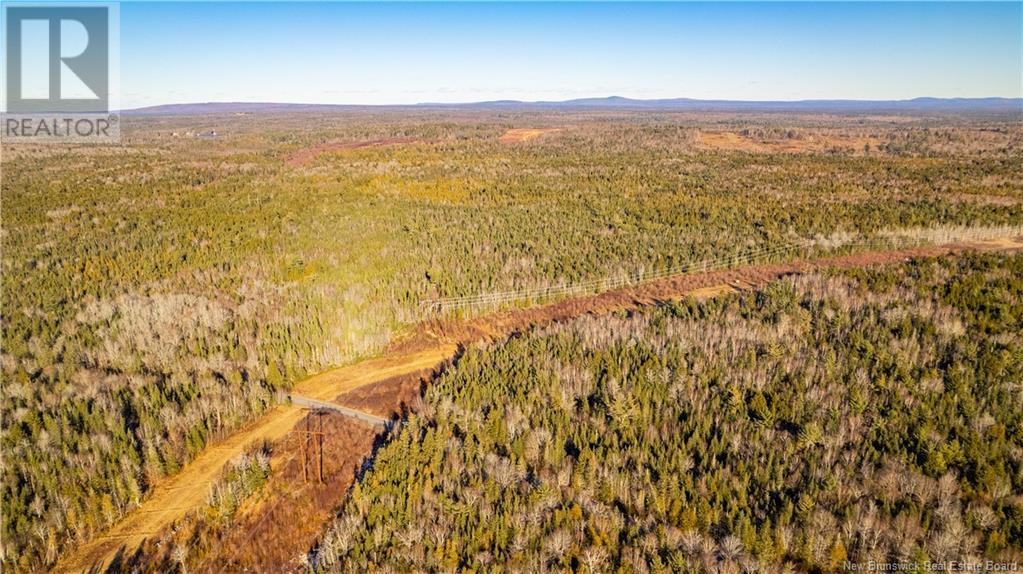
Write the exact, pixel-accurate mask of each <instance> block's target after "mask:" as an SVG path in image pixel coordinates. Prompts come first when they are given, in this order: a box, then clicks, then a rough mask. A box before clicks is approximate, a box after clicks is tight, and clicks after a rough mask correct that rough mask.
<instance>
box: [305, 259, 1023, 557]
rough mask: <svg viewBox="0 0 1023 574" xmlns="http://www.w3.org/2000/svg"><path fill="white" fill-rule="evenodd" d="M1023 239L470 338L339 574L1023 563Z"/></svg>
mask: <svg viewBox="0 0 1023 574" xmlns="http://www.w3.org/2000/svg"><path fill="white" fill-rule="evenodd" d="M1020 332H1023V254H1015V255H992V254H987V255H979V254H972V255H967V256H963V257H958V258H945V259H941V258H938V259H916V260H913V261H911V262H909V263H905V264H900V265H896V266H887V267H885V266H882V267H873V268H868V269H863V270H847V271H832V272H820V273H815V274H811V275H804V276H793V277H789V278H786V279H781V280H778V281H775V282H773V283H771V284H769V285H767V286H766V287H764V288H761V289H758V290H756V291H753V292H747V293H741V294H734V295H730V296H727V297H723V298H716V299H708V300H704V301H696V300H693V299H686V300H682V301H679V302H674V303H669V304H665V305H662V306H658V307H650V308H647V309H644V310H641V311H637V312H629V313H619V314H617V315H613V316H603V317H594V316H585V317H582V318H578V319H575V320H573V321H571V322H569V323H566V324H560V325H555V326H551V327H546V328H543V329H540V330H538V331H535V332H529V333H525V334H521V335H518V336H513V337H511V338H510V339H508V340H505V341H501V342H497V343H490V344H480V345H477V346H475V347H472V348H469V349H467V350H466V352H465V353H464V354H463V355H462V356H461V357H460V358H459V359H458V361H457V363H456V364H455V365H454V366H453V367H452V368H450V369H448V370H447V371H446V372H445V373H444V375H443V376H441V377H440V379H439V380H438V381H436V382H435V384H434V385H432V386H431V387H430V388H429V389H428V390H427V391H426V393H425V396H424V397H423V398H422V401H421V404H420V405H419V408H418V411H417V413H416V414H414V415H411V416H410V418H409V420H408V423H407V425H406V426H405V427H404V428H403V429H402V430H401V432H400V434H398V435H397V436H396V437H394V438H393V439H392V440H391V441H390V443H389V444H388V445H387V446H386V447H384V448H383V449H382V450H381V451H380V452H378V453H377V455H376V457H375V460H374V466H373V468H372V470H370V471H369V472H368V473H367V474H366V475H365V476H364V477H363V480H362V481H361V482H360V483H359V484H357V485H356V486H355V487H354V488H353V490H352V492H351V493H350V497H349V499H348V501H347V503H346V504H345V506H344V508H343V510H342V512H341V514H340V516H339V517H338V519H337V520H336V521H335V523H334V525H333V526H332V528H331V529H330V531H329V533H328V535H327V536H326V538H325V539H324V541H323V542H322V543H321V544H320V546H319V547H318V548H317V549H316V550H315V553H314V555H313V558H314V559H313V560H312V563H313V564H314V565H315V567H316V569H317V570H318V571H323V572H332V571H337V572H370V571H381V572H405V571H466V572H468V571H476V572H497V571H500V572H545V571H550V572H563V571H574V572H587V573H589V572H634V573H642V572H839V571H849V569H850V566H849V564H854V565H855V564H859V565H862V566H861V569H864V570H865V569H866V568H867V565H868V564H869V563H871V562H873V563H875V564H891V563H900V564H910V565H913V564H915V565H917V570H915V571H923V568H924V566H923V565H924V564H940V563H942V562H945V561H950V560H952V561H963V562H968V563H983V562H984V561H985V560H992V561H994V562H1000V563H1010V564H1011V563H1012V562H1014V561H1015V562H1016V563H1018V561H1019V560H1020V559H1021V558H1023V497H1021V496H1020V493H1021V492H1023V339H1021V338H1020V336H1019V334H1020Z"/></svg>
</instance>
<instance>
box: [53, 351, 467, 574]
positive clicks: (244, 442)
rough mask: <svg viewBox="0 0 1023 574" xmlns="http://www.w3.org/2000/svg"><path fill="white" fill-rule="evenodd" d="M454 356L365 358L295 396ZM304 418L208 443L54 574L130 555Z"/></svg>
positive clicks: (297, 413) (284, 413) (332, 393)
mask: <svg viewBox="0 0 1023 574" xmlns="http://www.w3.org/2000/svg"><path fill="white" fill-rule="evenodd" d="M454 352H455V346H454V345H438V346H436V347H435V348H432V349H428V350H423V351H417V352H409V353H401V354H394V355H386V356H383V357H380V358H376V359H370V360H367V361H363V362H361V363H358V364H355V365H351V366H348V367H342V368H339V369H333V370H330V371H327V372H325V373H321V374H319V375H315V376H313V377H310V378H308V379H306V380H304V381H302V382H301V383H299V384H298V385H297V386H296V387H295V392H296V393H298V394H301V395H302V396H306V397H309V398H312V399H315V400H318V401H329V400H331V399H333V398H334V397H336V396H338V395H340V394H341V393H344V392H346V391H349V390H352V389H354V388H358V387H360V386H363V385H366V384H370V383H373V382H376V381H380V380H384V379H387V378H389V377H393V376H397V375H402V374H405V373H413V372H418V371H421V370H423V369H427V368H432V367H434V366H436V365H437V364H439V363H441V362H443V361H444V360H445V359H447V358H449V357H450V356H451V355H452V354H454ZM305 414H306V411H305V409H303V408H301V407H299V406H296V405H281V406H278V407H275V408H273V409H272V410H270V411H269V412H267V413H266V414H265V415H263V417H262V418H260V419H259V420H257V421H255V422H254V423H252V424H250V425H248V426H246V427H244V428H242V429H241V430H239V431H237V432H236V433H234V434H233V435H231V436H229V437H228V438H226V439H224V440H222V441H219V442H217V443H215V444H213V445H211V446H210V447H209V448H207V449H205V450H204V451H203V452H202V453H200V454H199V456H198V457H196V459H195V460H193V461H192V462H190V463H189V464H188V465H186V466H185V468H184V469H182V471H181V472H179V473H177V474H175V475H174V476H171V477H169V478H168V479H166V480H165V481H163V482H161V483H160V484H159V485H158V486H156V487H155V488H154V489H153V490H152V492H151V493H150V494H149V496H148V497H147V498H146V499H145V500H144V501H143V503H142V504H141V505H140V506H139V507H138V508H136V509H135V510H133V511H131V512H129V513H128V514H126V515H125V516H124V518H123V519H122V520H121V521H120V522H118V523H117V524H116V525H114V527H113V528H111V529H110V530H108V531H107V532H106V533H105V534H104V535H102V536H100V537H98V538H96V539H95V540H93V541H91V542H89V543H88V544H85V545H84V546H82V547H81V548H79V549H78V550H77V551H76V552H75V553H73V554H71V555H69V556H68V557H67V558H66V559H65V560H62V561H60V562H59V563H58V564H57V567H56V568H55V569H54V571H55V572H88V571H93V570H95V571H103V569H105V568H107V567H108V566H109V565H110V564H111V563H113V562H114V561H115V560H116V559H117V558H118V556H120V555H128V554H130V553H131V552H132V551H133V550H134V549H135V548H137V547H138V546H139V545H140V544H141V543H142V542H143V541H144V540H145V539H146V538H147V537H149V536H152V535H154V534H156V533H157V532H159V531H160V530H161V529H163V528H164V527H166V526H168V525H169V524H171V523H172V522H174V521H175V520H178V519H180V518H181V517H183V516H185V514H187V513H188V512H189V511H192V510H195V509H198V508H202V507H203V505H204V504H206V497H207V494H208V493H209V488H210V485H211V484H212V483H213V481H215V480H216V479H217V478H219V477H220V474H221V472H222V470H223V468H224V466H225V465H226V464H228V463H229V462H230V461H231V460H232V459H234V458H235V457H237V456H238V455H239V454H242V453H243V452H245V451H246V450H247V449H248V448H250V447H251V446H253V445H256V444H259V443H261V442H263V441H268V442H273V441H276V440H279V439H281V438H283V437H284V436H285V435H286V434H288V433H289V432H291V430H292V429H293V428H294V427H295V425H296V424H298V422H299V421H300V420H302V418H303V417H304V416H305Z"/></svg>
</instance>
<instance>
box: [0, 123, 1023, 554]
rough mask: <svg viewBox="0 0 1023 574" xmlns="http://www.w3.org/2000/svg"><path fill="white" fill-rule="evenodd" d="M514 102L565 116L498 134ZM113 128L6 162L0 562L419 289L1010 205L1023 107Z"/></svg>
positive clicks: (547, 275) (551, 277) (1021, 186)
mask: <svg viewBox="0 0 1023 574" xmlns="http://www.w3.org/2000/svg"><path fill="white" fill-rule="evenodd" d="M523 126H529V127H557V128H559V131H557V132H551V133H546V134H544V135H541V136H540V137H537V138H535V139H532V140H528V141H522V142H517V143H511V144H508V143H502V142H501V141H499V139H500V137H501V135H502V134H504V133H505V132H506V131H507V130H508V129H511V128H515V127H523ZM214 128H215V129H216V131H217V133H218V134H219V135H218V137H216V138H211V139H200V138H196V137H194V136H192V135H190V134H194V133H203V132H206V131H209V130H211V129H214ZM122 133H123V134H124V136H123V137H124V142H123V143H124V144H125V145H122V146H111V147H102V146H89V147H67V146H36V147H32V146H27V145H19V146H11V145H6V146H5V147H4V149H3V154H2V159H0V167H2V171H3V227H2V230H0V239H2V243H3V250H2V279H0V280H2V309H3V349H2V353H0V375H2V378H3V382H4V384H3V386H2V390H0V393H2V401H0V403H2V411H3V423H2V424H3V429H2V430H3V434H2V437H0V448H2V450H3V453H4V464H3V468H2V471H0V472H2V476H3V480H2V483H3V484H2V510H3V512H2V514H3V519H2V520H3V524H2V540H3V546H2V548H0V556H2V558H0V561H2V564H3V567H4V568H5V569H9V570H10V571H18V572H21V571H39V570H44V569H45V568H46V567H47V566H50V565H52V564H53V563H54V562H55V560H56V559H57V557H58V555H59V554H60V553H61V552H62V551H64V550H66V549H67V548H69V547H74V546H75V545H77V544H79V543H80V542H82V541H84V540H88V539H90V538H92V537H95V536H97V535H99V534H101V533H102V532H103V531H104V529H105V528H107V527H108V526H109V525H110V524H111V523H113V522H114V521H116V520H117V519H118V517H120V516H122V515H123V514H124V513H125V512H126V511H128V510H129V509H131V508H133V507H134V506H135V505H137V503H138V501H139V500H140V499H141V498H142V497H144V496H145V495H146V492H147V491H149V489H150V488H151V487H152V485H153V484H155V483H157V482H158V481H159V480H160V479H161V478H162V477H164V476H167V475H169V474H173V473H174V472H176V470H177V469H179V468H181V466H182V465H184V464H186V463H187V462H188V461H189V460H191V458H193V457H194V456H195V454H196V453H197V452H199V451H200V450H202V449H203V448H204V447H205V446H206V445H208V444H209V443H210V442H211V441H213V440H216V439H217V438H218V437H221V436H224V435H225V434H226V433H229V432H230V431H231V430H233V429H236V428H238V427H239V426H240V425H242V424H244V423H245V422H247V421H250V420H252V418H253V417H255V416H257V415H258V414H259V413H261V412H263V411H264V410H265V409H267V408H268V407H269V406H271V405H274V404H276V403H278V402H280V400H281V396H282V395H281V391H282V390H284V389H287V388H288V387H289V386H290V385H291V384H292V383H293V382H294V381H296V380H299V379H300V378H302V377H303V376H305V375H307V374H310V373H314V372H318V371H320V370H322V369H324V368H327V367H330V366H334V365H339V364H344V363H347V362H351V361H353V360H355V359H357V358H359V357H364V356H367V355H370V354H372V353H375V352H378V351H380V350H381V349H383V348H384V347H385V346H386V345H387V344H388V343H389V342H390V341H392V340H394V338H395V337H396V336H398V335H399V334H400V333H401V332H402V330H403V329H404V328H407V327H408V326H409V325H412V324H415V323H417V322H419V321H422V320H424V319H427V318H430V314H429V311H428V310H427V308H425V307H424V306H423V302H424V301H426V300H429V299H433V298H438V297H453V296H464V295H473V294H477V293H484V292H488V291H494V290H509V289H534V288H544V287H550V286H556V285H561V284H565V283H570V282H576V281H583V280H591V279H602V278H606V277H611V276H616V275H620V274H630V273H636V272H641V271H644V270H651V269H660V268H667V267H672V266H677V265H679V264H684V263H686V262H690V261H695V260H701V259H707V258H720V257H723V256H733V255H742V254H745V253H750V252H753V251H756V250H760V249H765V248H770V247H773V246H777V245H790V244H793V245H794V244H802V242H805V241H813V240H816V239H819V238H828V237H835V236H836V235H835V234H838V235H839V236H842V235H843V234H845V235H848V236H871V235H875V234H878V233H882V232H884V231H885V230H891V229H903V228H928V227H932V226H939V227H940V226H961V225H969V226H1000V225H1017V226H1018V225H1020V223H1021V222H1023V204H1021V201H1023V191H1021V190H1023V182H1021V180H1023V169H1021V167H1020V166H1021V165H1023V163H1021V162H1020V157H1021V155H1023V128H1021V127H1020V125H1019V123H1018V122H1016V121H1013V120H1012V119H1006V118H999V117H987V116H983V117H966V118H963V117H951V116H950V117H939V118H932V117H919V118H904V117H898V118H895V117H880V118H876V119H866V120H865V119H861V118H856V119H853V118H848V117H838V116H836V117H819V116H813V117H799V116H788V115H775V116H771V115H766V116H758V115H749V116H742V115H722V116H714V115H694V114H667V113H664V114H631V113H625V112H619V113H615V114H570V113H544V114H524V113H511V112H509V113H503V112H502V113H499V112H494V113H485V114H484V113H465V114H461V113H456V112H425V111H424V112H421V113H417V114H412V113H400V114H399V113H392V114H387V113H365V112H351V113H337V114H327V115H322V116H320V115H308V114H291V115H289V114H276V115H275V114H270V115H261V114H255V115H247V116H245V115H243V116H227V115H225V116H196V117H166V118H165V117H130V118H127V121H126V122H125V125H124V126H123V128H122ZM722 133H727V134H732V135H731V136H730V137H733V136H734V137H735V138H741V139H742V141H744V142H748V143H751V145H752V144H755V145H756V146H758V147H757V148H756V150H757V151H749V150H744V149H728V148H724V147H721V146H720V145H719V143H720V142H719V140H718V139H714V138H712V137H710V136H711V135H714V134H722ZM782 140H784V142H787V143H785V145H786V146H788V147H785V148H784V149H781V148H780V147H775V146H779V145H780V144H779V142H780V141H782ZM728 141H732V140H728ZM360 142H362V143H360ZM366 142H377V143H366ZM379 142H384V143H379ZM387 142H391V143H387ZM792 146H795V147H792ZM799 146H804V147H803V148H800V147H799ZM310 150H314V151H316V153H311V152H310ZM821 245H824V244H823V243H821ZM822 248H823V247H822ZM511 304H515V303H514V302H512V303H511Z"/></svg>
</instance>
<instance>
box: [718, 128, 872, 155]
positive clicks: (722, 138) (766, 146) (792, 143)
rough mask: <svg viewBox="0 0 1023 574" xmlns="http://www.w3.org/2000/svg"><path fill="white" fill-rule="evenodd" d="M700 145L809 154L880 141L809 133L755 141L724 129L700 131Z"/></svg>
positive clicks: (720, 148) (857, 148) (753, 151)
mask: <svg viewBox="0 0 1023 574" xmlns="http://www.w3.org/2000/svg"><path fill="white" fill-rule="evenodd" d="M698 142H699V145H700V147H703V148H707V149H715V150H725V151H745V152H752V153H808V152H820V151H826V150H829V149H833V148H843V149H849V150H853V151H860V150H862V149H863V146H864V145H865V144H866V145H870V147H871V148H874V147H876V146H877V145H878V143H879V141H878V140H875V139H873V138H869V137H858V136H837V135H811V136H806V137H804V138H801V139H777V140H758V139H754V138H750V137H746V136H743V135H741V134H737V133H735V132H723V131H701V132H700V137H699V140H698Z"/></svg>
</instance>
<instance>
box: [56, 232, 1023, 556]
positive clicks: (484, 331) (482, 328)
mask: <svg viewBox="0 0 1023 574" xmlns="http://www.w3.org/2000/svg"><path fill="white" fill-rule="evenodd" d="M970 249H976V250H981V251H1012V250H1020V249H1023V237H1015V238H1008V237H1006V238H997V239H990V240H985V241H971V242H961V243H952V244H946V245H940V246H933V247H919V248H912V249H900V250H889V251H880V252H871V253H858V254H853V255H844V256H836V257H828V258H823V259H819V260H814V261H794V262H789V263H777V264H766V265H754V266H749V267H744V268H737V269H729V270H721V271H711V272H707V273H700V274H693V275H683V276H677V277H666V278H663V279H658V280H656V281H651V282H649V283H645V284H641V285H636V286H632V287H627V288H622V289H617V290H613V291H608V292H605V293H600V294H597V295H590V296H585V297H577V298H573V299H567V300H564V301H560V302H557V303H552V304H549V305H543V306H539V307H534V308H529V309H517V310H510V311H503V312H498V313H493V314H491V315H487V316H483V317H479V318H476V319H471V320H447V321H434V322H430V323H427V324H423V325H420V326H419V327H417V328H416V329H415V330H414V331H413V334H412V336H410V337H408V338H406V339H404V340H403V341H400V342H398V343H396V344H395V346H394V347H393V348H392V349H391V350H390V351H389V352H387V353H385V354H384V355H383V356H381V357H378V358H374V359H369V360H366V361H362V362H360V363H357V364H355V365H351V366H347V367H341V368H338V369H333V370H330V371H327V372H324V373H321V374H319V375H315V376H313V377H310V378H308V379H306V380H304V381H302V382H301V383H299V384H298V385H296V387H295V389H294V393H295V394H297V395H301V396H304V397H308V398H310V399H313V400H315V401H323V402H326V401H333V400H334V399H335V398H336V397H337V396H339V395H341V394H343V393H345V392H348V391H351V390H353V389H357V388H360V387H363V386H366V385H370V384H373V383H377V382H381V381H385V380H387V379H390V378H392V377H396V376H401V375H405V374H410V373H416V372H421V371H424V370H432V369H436V368H438V367H439V366H441V365H442V364H443V363H444V362H445V361H447V360H449V359H451V358H452V357H454V356H455V354H456V352H457V351H458V348H459V346H460V345H464V344H469V343H472V342H475V341H480V340H487V339H493V338H499V337H503V336H507V335H509V334H511V333H514V332H516V331H521V330H524V329H527V328H530V327H533V326H537V325H542V324H546V323H551V322H555V321H562V320H567V319H571V318H573V317H577V316H580V315H583V314H587V313H591V314H600V313H609V312H615V311H620V310H624V309H631V308H637V307H640V306H643V305H648V304H652V303H657V302H659V301H666V300H672V299H679V298H683V297H697V298H707V297H714V296H719V295H722V294H726V293H730V292H734V291H736V290H742V289H748V288H751V287H753V286H756V285H760V284H763V283H766V282H768V281H771V280H774V279H777V278H779V277H782V276H785V275H791V274H795V273H805V272H808V271H812V270H814V269H819V268H822V267H837V268H850V267H862V266H868V265H875V264H884V263H895V262H899V261H903V260H905V259H907V258H909V257H937V256H942V255H948V254H952V253H957V252H961V251H965V250H970ZM304 416H305V411H304V410H303V409H302V408H300V407H298V406H295V405H286V406H284V405H282V406H279V407H276V408H274V409H273V410H271V411H270V412H268V413H267V414H265V415H264V416H263V417H262V418H261V419H260V420H258V421H256V422H254V423H252V424H251V425H249V426H246V427H245V428H243V429H241V430H239V431H238V432H236V433H235V434H233V435H231V436H230V437H228V438H227V439H224V440H222V441H220V442H218V443H216V444H214V445H212V446H211V447H209V448H207V449H206V450H204V451H203V452H202V453H201V454H200V455H199V456H198V457H197V458H196V459H195V460H194V461H192V462H191V463H189V464H188V465H187V466H186V467H185V468H184V469H183V470H182V471H181V472H180V473H178V474H176V475H175V476H173V477H170V478H168V479H167V480H165V481H164V482H162V483H161V484H160V485H159V486H157V487H156V488H154V490H153V491H152V493H151V494H150V495H149V496H148V497H147V498H146V500H145V501H144V502H143V503H142V505H140V506H139V507H138V508H136V509H135V510H134V511H132V512H130V513H128V514H127V515H126V516H125V517H124V518H123V519H122V520H121V522H119V523H118V524H117V525H115V526H114V527H113V528H111V529H110V530H109V531H108V532H107V533H106V534H105V535H104V536H101V537H99V538H97V539H96V540H93V541H92V542H90V543H88V544H86V545H84V546H82V547H81V548H79V549H78V550H77V551H76V552H75V553H73V554H71V555H69V556H68V557H67V558H66V559H65V560H62V561H61V562H60V563H59V564H58V566H57V568H56V570H55V571H58V572H84V571H90V570H97V569H98V570H102V569H103V568H106V567H107V566H108V565H109V564H111V563H112V562H113V561H114V560H115V559H116V558H117V556H118V555H119V553H121V552H125V553H130V552H131V551H132V550H134V549H135V548H137V547H138V546H139V544H141V543H142V541H143V540H145V538H146V537H148V536H152V535H154V534H155V533H156V532H158V531H160V530H161V529H162V528H164V527H166V526H168V525H170V524H171V523H172V522H173V521H175V520H177V519H179V518H181V517H182V516H184V515H185V514H186V513H188V512H189V511H191V510H194V509H198V508H201V507H202V506H203V505H204V504H205V501H206V495H207V493H208V490H209V486H210V484H211V483H212V481H214V480H215V479H216V478H217V477H219V476H220V473H221V471H222V469H223V467H224V465H225V464H227V463H228V462H230V461H231V460H232V459H233V458H235V457H236V456H238V455H239V454H241V453H242V452H244V451H245V450H246V449H247V448H249V447H250V446H252V445H254V444H257V443H259V442H261V441H274V440H278V439H280V438H282V437H284V436H285V435H286V434H287V433H288V432H290V431H291V430H292V428H294V426H295V425H296V424H297V423H298V422H299V421H300V420H301V419H302V418H303V417H304ZM369 454H370V453H369V452H366V453H362V454H361V456H363V457H365V456H368V455H369ZM339 494H341V493H339Z"/></svg>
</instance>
